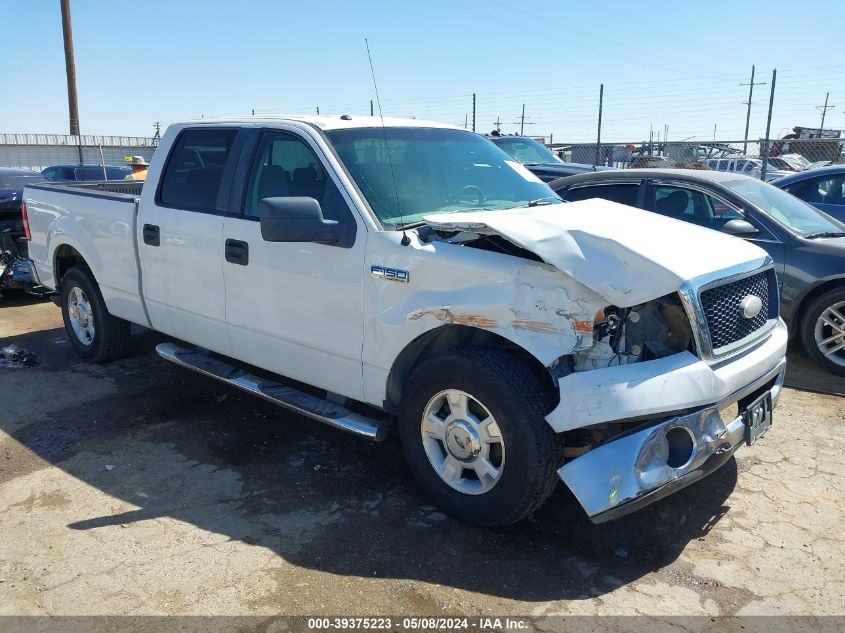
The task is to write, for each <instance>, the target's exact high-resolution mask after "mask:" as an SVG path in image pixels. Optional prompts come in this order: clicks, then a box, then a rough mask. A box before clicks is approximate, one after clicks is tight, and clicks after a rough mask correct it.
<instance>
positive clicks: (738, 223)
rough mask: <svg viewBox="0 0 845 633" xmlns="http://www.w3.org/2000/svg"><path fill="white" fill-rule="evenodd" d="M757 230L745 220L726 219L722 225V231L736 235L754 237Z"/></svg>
mask: <svg viewBox="0 0 845 633" xmlns="http://www.w3.org/2000/svg"><path fill="white" fill-rule="evenodd" d="M759 232H760V231H758V230H757V229H755V228H754V226H752V224H751V223H750V222H747V221H745V220H728V221H727V222H725V225H724V226H723V227H722V233H727V234H728V235H735V236H736V237H754V236H755V235H757V234H758V233H759Z"/></svg>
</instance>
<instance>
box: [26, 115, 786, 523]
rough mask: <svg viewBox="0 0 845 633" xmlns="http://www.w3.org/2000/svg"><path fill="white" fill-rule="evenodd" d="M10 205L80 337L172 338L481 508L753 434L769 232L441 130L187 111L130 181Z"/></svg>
mask: <svg viewBox="0 0 845 633" xmlns="http://www.w3.org/2000/svg"><path fill="white" fill-rule="evenodd" d="M25 203H26V215H27V232H28V235H30V236H31V242H30V249H29V252H30V256H31V258H32V263H31V274H32V276H33V277H34V278H35V279H34V281H35V282H40V283H41V284H42V285H44V286H46V287H48V288H51V289H54V290H55V292H56V293H58V295H59V297H60V304H61V308H62V314H63V316H64V321H65V325H66V328H67V330H68V333H69V337H70V340H71V341H72V342H73V345H74V346H75V348H76V350H77V351H78V353H79V354H80V355H81V356H82V357H83V358H86V359H89V360H92V361H106V360H109V359H113V358H116V357H117V356H119V355H120V354H121V353H122V352H123V350H124V348H125V346H126V342H127V338H128V336H129V324H130V323H137V324H140V325H143V326H145V327H147V328H151V329H154V330H157V331H159V332H163V333H165V334H167V335H169V336H171V337H173V338H174V339H176V340H178V341H181V342H179V343H176V342H168V343H163V344H161V345H159V346H158V348H157V350H158V352H159V354H160V355H161V356H162V357H164V358H165V359H167V360H169V361H172V362H175V363H178V364H180V365H182V366H184V367H186V368H189V369H193V370H195V371H199V372H202V373H203V374H206V375H208V376H210V377H212V378H214V379H217V380H221V381H223V382H226V383H228V384H231V385H233V386H235V387H238V388H240V389H243V390H246V391H248V392H251V393H254V394H256V395H258V396H260V397H262V398H265V399H268V400H270V401H272V402H275V403H277V404H279V405H281V406H284V407H288V408H290V409H293V410H295V411H298V412H300V413H302V414H304V415H305V416H307V417H310V418H312V419H315V420H319V421H321V422H325V423H328V424H331V425H333V426H335V427H339V428H341V429H345V430H347V431H351V432H353V433H356V434H359V435H363V436H366V437H369V438H372V439H374V440H380V439H383V438H384V436H385V434H386V433H387V432H388V430H389V429H390V428H397V429H398V433H399V436H400V438H401V444H402V448H403V451H404V453H405V456H406V459H407V463H408V466H409V468H410V470H411V472H412V473H413V475H414V477H415V478H416V480H417V481H418V482H419V485H420V486H421V487H422V489H423V490H425V492H426V493H428V495H429V496H430V497H431V498H432V499H433V500H434V502H436V503H437V504H439V505H440V506H441V507H442V508H444V509H445V510H447V511H448V512H450V513H452V514H454V515H456V516H458V517H461V518H463V519H465V520H468V521H472V522H475V523H478V524H482V525H488V526H501V525H506V524H509V523H513V522H515V521H518V520H520V519H522V518H523V517H525V516H527V515H528V514H529V513H531V512H533V511H534V510H536V509H537V508H538V507H539V506H540V505H541V504H542V503H543V502H544V501H545V500H546V499H547V498H548V497H549V495H550V494H551V492H552V490H553V489H554V487H555V484H556V482H557V481H558V477H559V478H561V479H562V480H563V481H564V482H565V483H566V484H567V486H569V488H570V489H571V490H572V492H573V493H574V494H575V496H576V497H577V498H578V500H579V501H580V503H581V504H582V505H583V507H584V509H585V510H586V512H587V514H588V515H589V516H590V518H591V519H592V520H593V521H596V522H600V521H605V520H608V519H611V518H613V517H616V516H620V515H622V514H625V513H628V512H631V511H632V510H635V509H637V508H639V507H642V506H644V505H646V504H648V503H651V502H652V501H654V500H656V499H658V498H660V497H662V496H665V495H666V494H669V493H671V492H673V491H675V490H677V489H679V488H682V487H683V486H685V485H687V484H689V483H692V482H693V481H696V480H698V479H699V478H700V477H701V476H703V475H704V474H707V473H708V472H710V471H712V470H714V469H715V468H717V467H719V466H720V465H722V464H723V463H725V461H727V460H728V459H729V458H730V456H731V455H732V454H733V452H734V451H735V450H736V449H737V448H739V447H740V446H741V445H743V444H751V443H753V442H754V441H755V440H756V439H757V438H758V437H760V436H761V435H762V433H763V432H765V431H766V430H767V429H768V428H769V426H770V424H771V420H772V408H773V407H774V405H775V403H776V402H777V399H778V395H779V393H780V388H781V384H782V382H783V375H784V368H785V359H784V353H785V349H786V338H787V333H786V327H785V325H784V323H783V321H781V320H780V319H779V317H778V293H777V285H776V284H777V282H776V279H775V273H774V269H773V267H772V263H771V260H770V259H769V258H768V256H767V255H766V254H765V253H764V252H763V251H762V250H760V249H759V248H757V247H756V246H754V245H752V244H749V243H746V242H743V241H740V240H737V239H734V238H732V237H728V236H725V235H722V234H719V233H716V232H714V231H708V230H705V229H701V228H698V227H695V226H691V225H689V224H686V223H683V222H678V221H675V220H672V219H669V218H664V217H660V216H658V215H655V214H652V213H648V212H646V211H638V210H634V209H630V208H628V207H624V206H622V205H618V204H616V203H613V202H607V201H603V200H588V201H584V202H579V203H574V204H563V203H561V201H560V199H559V198H558V197H557V196H556V195H555V194H554V193H553V192H552V191H551V190H550V189H549V188H548V187H547V186H546V185H545V184H543V183H542V182H540V180H539V179H538V178H537V177H536V176H534V175H533V174H531V173H530V172H529V171H528V170H527V169H526V168H525V167H523V166H522V165H521V164H519V163H517V162H516V161H514V160H512V159H511V158H510V157H509V156H508V155H507V154H505V153H504V152H503V151H501V150H500V149H498V148H497V147H496V146H495V145H493V144H492V143H491V142H490V141H488V140H486V139H484V138H482V137H481V136H479V135H476V134H474V133H472V132H468V131H465V130H463V129H460V128H455V127H451V126H445V125H441V124H437V123H429V122H424V121H419V120H398V119H397V120H385V121H384V122H382V121H381V120H379V119H374V118H370V117H350V116H346V115H344V116H340V117H337V116H332V117H329V116H322V117H305V116H303V117H294V116H291V117H278V118H250V119H247V120H238V119H232V120H214V121H212V120H208V119H204V120H202V121H199V122H193V123H182V124H177V125H172V126H171V127H170V128H168V130H167V133H166V134H165V135H164V138H163V139H162V142H161V144H160V146H159V148H158V149H157V151H156V153H155V156H154V157H153V159H152V161H151V164H150V169H149V173H148V175H147V180H146V182H143V183H142V182H137V183H98V184H80V183H70V184H45V185H37V186H32V187H27V188H26V192H25ZM247 365H248V366H250V367H257V368H259V369H260V370H261V372H258V373H260V376H259V375H257V372H256V371H255V370H254V369H249V368H248V367H247ZM720 413H721V414H725V415H720ZM567 448H569V449H570V450H568V451H567V450H566V449H567ZM701 493H702V494H707V490H706V488H702V489H701Z"/></svg>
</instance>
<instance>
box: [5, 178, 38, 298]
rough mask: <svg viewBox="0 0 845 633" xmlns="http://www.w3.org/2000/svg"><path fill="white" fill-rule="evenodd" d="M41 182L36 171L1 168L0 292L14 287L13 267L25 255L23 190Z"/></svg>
mask: <svg viewBox="0 0 845 633" xmlns="http://www.w3.org/2000/svg"><path fill="white" fill-rule="evenodd" d="M43 181H44V178H43V177H42V176H41V174H39V173H38V172H35V171H29V170H28V169H10V168H6V167H0V290H2V289H3V288H9V287H13V286H15V285H17V284H15V283H13V282H12V266H13V264H14V262H15V260H17V259H20V258H23V257H26V254H27V251H26V237H25V235H24V226H23V213H22V211H21V203H22V201H23V188H24V186H25V185H31V184H34V183H36V182H43Z"/></svg>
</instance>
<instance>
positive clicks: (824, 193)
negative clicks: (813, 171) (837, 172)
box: [806, 177, 845, 204]
mask: <svg viewBox="0 0 845 633" xmlns="http://www.w3.org/2000/svg"><path fill="white" fill-rule="evenodd" d="M806 192H807V202H809V203H810V204H813V203H814V202H820V203H822V204H845V178H842V177H838V178H817V179H816V180H813V181H811V182H810V186H809V187H807V190H806Z"/></svg>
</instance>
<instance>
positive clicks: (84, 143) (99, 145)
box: [0, 134, 158, 171]
mask: <svg viewBox="0 0 845 633" xmlns="http://www.w3.org/2000/svg"><path fill="white" fill-rule="evenodd" d="M157 145H158V139H156V138H152V137H143V136H91V135H83V136H71V135H66V134H0V167H14V168H18V169H31V170H34V171H41V170H42V169H44V168H45V167H49V166H51V165H68V164H71V165H78V164H84V165H124V164H126V161H125V160H124V157H125V156H143V157H144V159H145V160H147V161H148V162H149V160H150V159H151V158H152V156H153V153H154V152H155V150H156V146H157Z"/></svg>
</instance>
